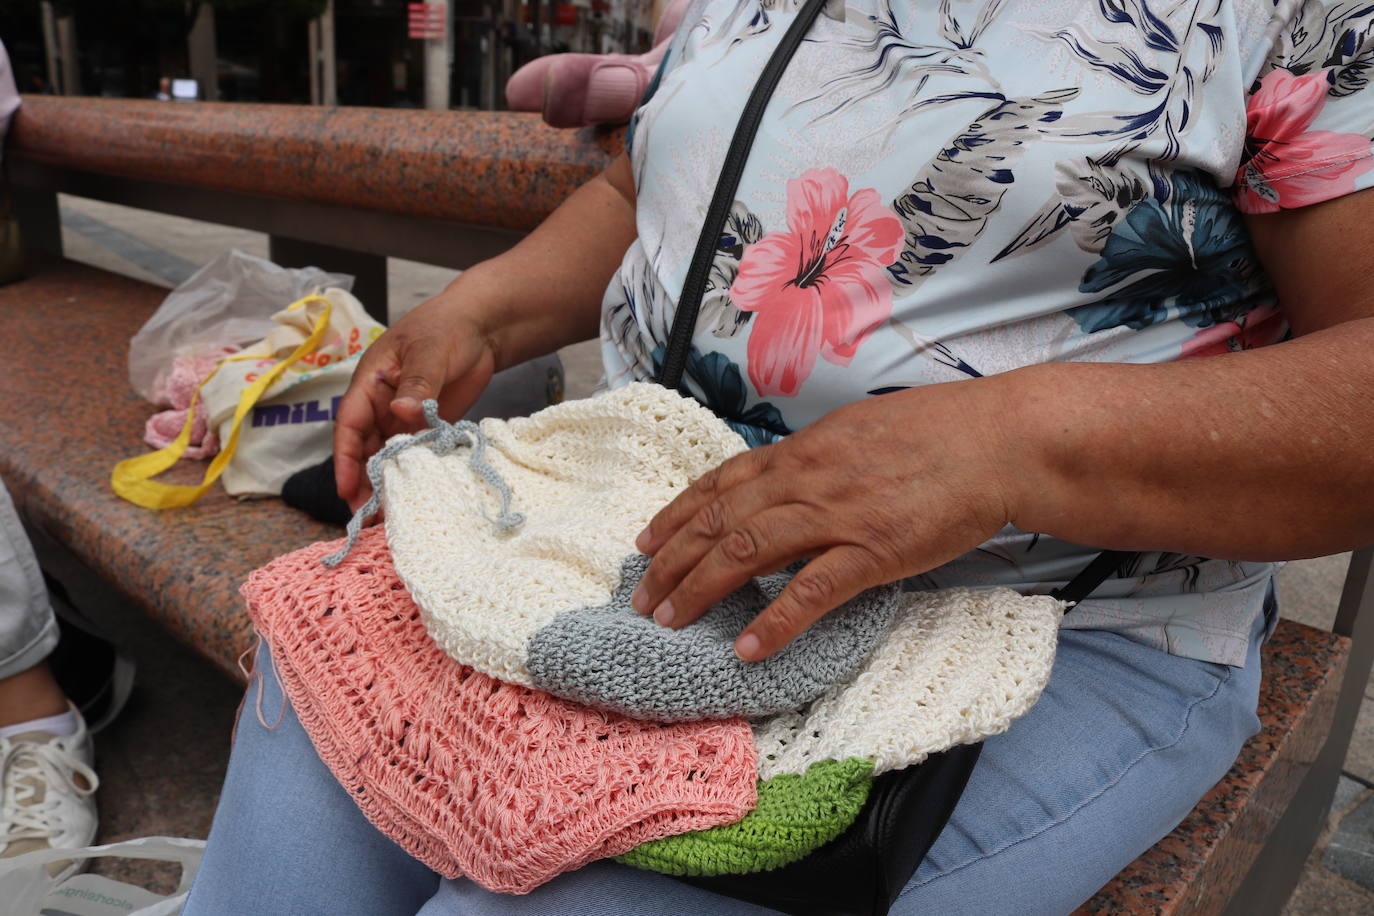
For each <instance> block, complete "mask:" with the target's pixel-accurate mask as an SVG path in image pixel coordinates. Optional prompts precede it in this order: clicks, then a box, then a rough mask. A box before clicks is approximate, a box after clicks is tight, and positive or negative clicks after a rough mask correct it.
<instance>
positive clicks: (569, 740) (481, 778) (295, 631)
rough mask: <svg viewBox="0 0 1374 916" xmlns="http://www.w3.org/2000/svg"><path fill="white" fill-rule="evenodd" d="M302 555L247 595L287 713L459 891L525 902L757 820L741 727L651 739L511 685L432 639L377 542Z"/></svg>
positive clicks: (381, 823)
mask: <svg viewBox="0 0 1374 916" xmlns="http://www.w3.org/2000/svg"><path fill="white" fill-rule="evenodd" d="M341 543H342V542H341V541H336V542H332V543H321V544H315V545H312V546H310V547H307V548H305V549H303V550H299V551H296V552H294V553H291V554H287V555H285V556H283V557H279V558H278V559H276V560H274V561H272V562H271V563H270V564H268V565H267V566H266V567H264V568H262V569H260V570H258V571H256V572H254V573H253V574H252V575H251V576H250V577H249V579H248V582H247V583H246V584H245V585H244V586H243V594H244V597H245V598H246V599H247V601H248V607H249V611H250V613H251V614H252V617H253V621H254V624H255V625H256V626H257V628H258V631H259V632H260V633H261V634H262V635H263V637H264V638H266V639H267V640H268V643H269V645H270V647H271V650H272V658H273V661H274V663H275V665H276V667H277V671H278V674H279V676H280V680H281V683H282V687H283V689H284V690H285V692H286V694H287V696H288V697H289V698H290V699H291V702H292V704H293V706H294V708H295V710H296V712H297V714H298V716H299V718H300V720H301V723H302V725H304V727H305V729H306V732H307V733H308V734H309V735H310V738H311V741H312V742H313V743H314V745H315V748H316V750H317V751H318V752H319V754H320V757H321V759H322V760H323V761H324V762H325V764H326V765H327V766H328V767H329V768H330V770H331V771H332V772H333V773H334V775H335V776H336V777H337V778H338V780H339V782H340V784H341V785H343V786H344V788H345V789H347V790H348V792H349V794H350V795H351V796H352V797H353V799H354V800H355V801H356V802H357V804H358V806H359V808H361V809H362V811H363V813H364V814H365V815H366V816H367V818H368V819H369V820H370V821H371V822H372V823H373V824H374V825H376V826H377V827H378V829H380V830H381V831H382V832H383V833H385V834H386V835H387V836H389V837H391V838H392V839H393V840H395V841H396V842H397V843H399V844H400V845H401V846H402V847H403V848H405V849H406V850H407V851H408V852H410V853H411V854H412V855H414V856H415V857H416V858H417V859H419V860H420V861H422V862H424V863H425V864H426V865H428V866H429V867H430V868H432V869H434V870H435V871H437V872H439V873H440V874H442V875H445V876H446V877H455V876H457V875H460V874H462V875H466V876H468V877H469V878H471V879H473V880H474V881H476V882H478V883H479V884H481V885H482V886H483V887H486V888H488V889H490V890H494V891H500V892H506V893H527V892H528V891H530V890H532V889H533V888H534V887H536V886H538V885H539V884H541V883H543V882H545V881H547V880H549V879H550V878H552V877H554V876H555V875H558V874H559V873H561V872H564V871H567V870H569V869H573V868H577V867H579V866H580V865H583V864H585V863H587V862H590V861H592V860H594V859H599V858H604V857H607V856H614V855H618V854H620V853H623V852H627V851H629V850H630V849H633V848H635V847H636V846H638V845H640V844H642V843H644V842H646V841H650V840H657V839H661V838H663V837H666V836H671V835H673V834H677V833H682V832H684V831H691V830H701V829H703V828H707V827H713V826H717V825H722V824H727V823H733V822H735V821H738V820H740V819H741V818H742V817H743V816H744V815H745V814H746V813H747V812H749V811H750V810H751V809H752V808H753V807H754V804H755V800H756V792H755V764H756V758H755V755H754V750H753V742H752V738H751V734H750V730H749V727H748V725H747V724H746V723H745V722H744V721H743V720H741V719H735V720H729V721H713V722H696V723H683V724H676V725H664V724H659V723H650V722H641V721H636V720H634V719H629V718H626V717H624V716H619V715H615V714H613V713H604V712H599V711H596V710H591V709H588V708H586V707H582V706H578V705H576V704H573V703H569V702H566V701H563V700H559V699H556V698H554V697H551V696H549V695H548V694H546V693H542V692H539V691H535V690H530V689H527V688H524V687H518V686H511V685H507V684H502V683H500V682H499V681H496V680H493V679H492V678H490V677H487V676H485V675H483V674H480V673H478V672H476V671H474V670H472V669H471V668H469V667H466V666H463V665H460V664H459V663H457V662H456V661H454V660H453V659H452V658H450V657H449V656H448V655H447V654H446V653H445V652H444V651H443V650H441V649H440V648H439V647H438V646H437V645H436V644H435V643H434V641H433V640H432V639H431V638H430V637H429V635H428V634H427V633H426V631H425V629H424V626H423V625H422V623H421V620H420V612H419V609H418V608H417V607H416V606H415V604H414V602H413V601H412V600H411V598H410V596H409V595H408V594H407V593H406V591H405V589H404V588H403V586H402V584H401V582H400V580H399V579H398V577H397V576H396V574H395V571H394V568H393V565H392V561H391V556H390V554H389V553H388V551H387V549H386V540H385V535H384V533H383V531H382V530H381V529H380V528H371V529H368V530H367V531H364V532H363V534H362V536H361V537H360V538H359V540H358V543H357V545H356V547H355V549H354V550H353V551H352V552H351V553H350V555H349V556H348V557H347V558H346V559H345V560H344V561H343V563H342V564H340V565H339V566H338V567H337V568H336V569H333V570H329V569H326V568H324V567H323V566H322V564H321V562H320V560H321V558H322V557H324V556H325V555H327V554H329V553H330V552H331V551H332V550H334V549H336V548H338V547H339V546H340V544H341Z"/></svg>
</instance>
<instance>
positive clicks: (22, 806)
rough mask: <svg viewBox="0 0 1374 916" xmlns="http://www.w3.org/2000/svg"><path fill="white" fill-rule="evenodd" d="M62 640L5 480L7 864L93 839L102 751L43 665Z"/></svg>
mask: <svg viewBox="0 0 1374 916" xmlns="http://www.w3.org/2000/svg"><path fill="white" fill-rule="evenodd" d="M57 640H58V630H57V618H56V617H55V616H54V615H53V611H52V605H51V604H49V602H48V590H47V587H46V586H45V585H44V584H43V574H42V572H40V571H39V568H38V560H37V559H36V558H35V557H34V554H33V546H32V545H31V544H30V543H29V538H28V535H27V534H26V533H25V532H24V528H23V525H21V524H20V522H19V515H18V513H17V512H15V510H14V503H13V501H12V500H11V499H10V494H9V491H8V490H7V489H5V486H4V482H3V481H0V763H2V764H3V765H0V860H3V859H7V858H11V857H13V856H19V855H23V854H24V853H26V852H34V851H37V850H40V849H49V848H54V847H64V848H67V847H76V846H87V845H89V844H90V843H91V841H92V840H94V839H95V832H96V808H95V798H94V795H95V789H96V786H97V784H98V780H97V779H96V775H95V771H94V770H92V769H91V766H92V764H93V763H94V761H95V752H94V750H93V748H92V746H91V736H90V733H89V732H88V731H87V729H86V723H85V722H84V721H83V720H82V718H81V714H80V712H78V711H77V709H76V707H75V706H73V705H72V704H71V703H70V702H68V700H67V697H66V695H65V694H64V693H63V692H62V688H61V687H60V686H58V683H57V681H56V679H55V678H54V677H53V675H52V672H51V671H50V670H49V669H48V665H47V662H46V661H45V659H46V658H47V657H48V655H49V654H50V653H51V652H52V650H53V648H54V647H55V646H56V645H57ZM83 867H85V863H84V862H81V863H70V862H68V863H60V865H56V866H54V868H55V869H56V870H57V871H59V872H61V873H63V874H67V873H71V872H74V871H76V870H77V869H79V868H83Z"/></svg>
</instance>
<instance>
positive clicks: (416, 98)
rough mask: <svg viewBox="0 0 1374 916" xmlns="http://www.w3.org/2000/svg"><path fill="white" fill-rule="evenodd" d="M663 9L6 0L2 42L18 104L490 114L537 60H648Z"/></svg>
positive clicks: (509, 0)
mask: <svg viewBox="0 0 1374 916" xmlns="http://www.w3.org/2000/svg"><path fill="white" fill-rule="evenodd" d="M662 2H663V0H574V2H559V0H449V2H447V3H443V2H437V3H417V2H411V0H0V39H3V41H4V42H5V45H6V47H7V48H8V50H9V53H10V58H11V60H12V62H13V66H14V70H15V76H16V78H17V79H18V81H19V87H20V91H21V92H30V93H40V92H43V93H58V94H63V95H96V96H107V97H114V98H159V97H164V98H167V97H171V98H186V97H191V98H197V99H200V100H205V101H217V100H218V101H241V102H293V103H298V104H304V103H312V104H317V105H336V104H337V105H372V106H379V107H402V108H420V107H425V108H434V109H444V108H485V109H492V108H501V107H504V103H505V99H504V86H505V81H506V78H507V77H508V76H509V75H510V74H511V73H512V72H513V71H514V70H515V69H516V68H518V67H519V66H520V65H521V64H523V63H525V62H526V61H529V60H532V59H533V58H535V57H537V56H539V55H541V54H546V53H550V52H555V51H589V52H629V53H638V52H640V51H644V50H647V49H648V45H649V41H650V38H651V36H652V32H653V22H654V21H655V18H656V16H655V14H656V12H657V10H658V8H659V7H661V6H662ZM192 81H193V82H192Z"/></svg>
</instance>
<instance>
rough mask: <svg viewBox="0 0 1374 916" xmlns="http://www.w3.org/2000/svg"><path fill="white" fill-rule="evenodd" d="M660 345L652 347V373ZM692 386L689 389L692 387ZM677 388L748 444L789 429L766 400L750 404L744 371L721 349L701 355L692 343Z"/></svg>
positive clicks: (771, 439)
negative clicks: (718, 351)
mask: <svg viewBox="0 0 1374 916" xmlns="http://www.w3.org/2000/svg"><path fill="white" fill-rule="evenodd" d="M663 353H664V348H663V347H662V346H659V347H656V348H655V349H654V354H653V359H654V366H655V374H657V367H658V366H660V365H661V364H662V362H663ZM694 388H695V389H696V390H693V389H694ZM679 390H680V391H681V392H682V394H683V395H684V396H685V397H689V398H695V399H696V400H698V401H700V402H701V403H702V404H704V405H705V406H706V407H707V408H708V409H709V410H710V411H711V412H712V413H714V414H715V415H716V416H718V417H720V418H721V419H722V420H724V421H725V425H726V426H729V427H730V428H731V429H733V430H734V431H735V432H737V433H739V434H740V436H742V437H743V438H744V441H745V444H747V445H748V446H749V447H750V448H757V447H758V446H760V445H769V444H771V443H773V442H777V441H778V440H779V439H781V438H783V437H784V436H786V435H788V434H789V433H791V432H792V430H790V429H789V428H788V427H787V424H786V423H785V422H783V419H782V414H781V413H780V412H779V411H778V409H777V408H776V407H774V406H773V405H772V404H770V403H768V402H767V401H759V402H758V403H756V404H754V405H752V406H750V404H749V392H750V388H749V386H748V385H747V384H746V383H745V381H744V375H743V374H742V373H741V372H740V371H739V366H737V365H735V364H734V363H733V362H731V361H730V359H729V358H728V357H726V356H725V355H724V354H723V353H707V354H705V355H703V354H702V353H701V351H700V350H698V349H697V348H696V347H693V348H692V351H691V353H690V354H688V357H687V367H686V371H685V372H684V373H683V377H682V385H681V386H679Z"/></svg>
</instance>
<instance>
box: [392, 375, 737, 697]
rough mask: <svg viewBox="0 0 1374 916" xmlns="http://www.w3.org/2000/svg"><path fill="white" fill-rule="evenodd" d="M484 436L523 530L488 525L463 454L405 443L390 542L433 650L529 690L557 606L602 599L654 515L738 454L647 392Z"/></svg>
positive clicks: (491, 429) (676, 401) (481, 487)
mask: <svg viewBox="0 0 1374 916" xmlns="http://www.w3.org/2000/svg"><path fill="white" fill-rule="evenodd" d="M480 427H481V430H482V433H483V434H485V436H486V439H487V451H486V455H485V460H486V462H487V463H488V464H490V465H491V466H492V468H494V469H495V471H496V472H497V473H498V474H499V475H500V477H501V478H502V479H503V480H504V481H505V483H506V484H507V485H508V486H509V488H510V491H511V492H512V493H513V494H514V499H513V504H512V508H513V509H514V510H515V511H517V512H521V513H523V514H524V515H525V520H524V522H523V524H521V525H520V526H519V527H518V528H515V529H514V530H508V531H498V530H496V529H495V528H493V526H492V524H491V522H490V519H491V518H494V517H496V515H497V514H498V506H499V501H498V497H497V494H496V493H495V492H493V490H492V488H491V487H490V486H489V485H488V484H487V483H486V482H484V481H483V480H482V479H481V478H480V477H478V476H476V475H474V474H473V472H472V470H471V467H470V465H469V460H468V456H467V455H466V454H464V453H457V452H455V453H450V454H447V455H443V456H439V455H435V454H434V453H433V452H432V451H430V450H429V449H427V448H412V449H407V450H405V451H403V452H401V453H399V454H398V455H396V456H395V457H394V458H393V459H391V460H390V461H388V462H387V463H386V465H385V467H384V470H383V481H384V492H383V502H384V505H385V507H386V534H387V540H388V542H389V544H390V546H391V551H392V556H393V557H394V558H395V561H396V569H397V571H398V573H399V574H400V577H401V579H402V581H403V582H404V583H405V586H406V588H407V589H408V590H409V591H410V593H411V595H412V597H413V598H414V599H415V603H416V604H417V605H419V607H420V608H421V610H422V613H423V619H424V623H425V626H426V627H427V628H428V630H429V632H430V634H431V635H433V637H434V638H435V641H436V642H438V643H439V645H440V646H442V647H443V648H444V650H445V651H446V652H448V653H449V655H451V656H453V658H455V659H456V660H458V661H459V662H461V663H463V664H466V665H471V666H472V667H474V668H476V669H477V670H479V671H482V672H484V673H486V674H490V675H492V676H493V677H496V678H499V679H500V680H503V681H507V682H509V683H513V684H521V685H525V686H532V681H531V678H530V674H529V671H528V669H527V667H526V658H527V651H528V650H527V644H528V642H529V640H530V637H531V636H533V635H534V633H535V632H536V631H538V630H539V629H540V628H541V627H543V626H544V625H545V624H547V623H548V622H549V621H550V620H552V619H553V617H554V616H556V615H557V614H559V613H560V612H562V611H565V610H571V609H575V608H580V607H587V606H591V605H598V604H604V603H606V602H607V601H608V600H609V599H610V597H611V593H612V591H613V590H614V589H615V587H616V584H617V581H618V580H619V575H620V567H621V564H622V562H623V561H624V559H625V557H626V556H627V555H629V554H631V553H633V552H634V539H635V537H636V536H637V535H638V534H639V532H640V531H641V530H643V528H644V526H645V525H647V524H648V522H649V520H650V519H651V518H652V517H653V516H654V514H655V513H656V512H657V511H658V510H659V509H660V508H662V507H663V506H665V505H667V503H668V502H670V501H671V500H672V498H673V497H674V496H676V495H677V494H678V493H679V492H680V491H681V490H682V489H684V488H685V487H686V486H687V485H688V484H689V483H690V482H691V481H692V480H694V479H695V478H697V477H699V476H701V475H702V474H703V473H705V472H706V471H708V470H710V469H711V468H713V467H715V466H716V465H718V464H720V463H721V462H722V461H724V460H725V459H726V458H729V457H730V456H732V455H734V454H737V453H739V452H742V451H744V450H745V448H746V446H745V443H744V440H743V439H741V438H740V436H739V435H738V434H736V433H735V432H733V431H731V430H730V428H729V427H728V426H726V425H725V424H724V423H723V422H721V421H720V420H719V419H718V418H717V417H716V416H714V415H713V414H712V413H711V412H710V411H709V410H707V409H706V408H705V407H703V406H701V405H700V404H698V403H697V402H696V401H693V400H691V399H688V398H684V397H682V396H681V395H679V394H677V393H676V392H673V391H669V390H667V389H664V388H662V387H661V386H659V385H654V384H650V383H636V384H632V385H627V386H625V387H623V388H618V389H616V390H614V391H609V392H607V393H605V394H603V395H600V396H598V397H594V398H588V399H585V400H579V401H570V402H567V403H564V404H559V405H556V406H554V407H550V408H547V409H546V410H541V411H539V412H538V413H536V414H534V415H532V416H530V417H522V418H517V419H513V420H508V421H507V420H483V421H482V422H481V424H480ZM536 507H537V511H536Z"/></svg>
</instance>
